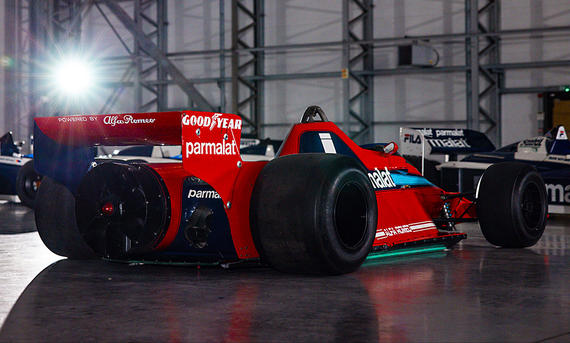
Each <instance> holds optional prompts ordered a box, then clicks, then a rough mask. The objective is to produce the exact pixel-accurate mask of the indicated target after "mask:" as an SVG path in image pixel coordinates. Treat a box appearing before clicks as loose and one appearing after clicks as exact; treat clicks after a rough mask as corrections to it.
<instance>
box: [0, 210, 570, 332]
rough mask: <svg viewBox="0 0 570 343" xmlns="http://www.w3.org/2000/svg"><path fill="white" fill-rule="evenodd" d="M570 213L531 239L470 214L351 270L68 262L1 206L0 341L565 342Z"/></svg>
mask: <svg viewBox="0 0 570 343" xmlns="http://www.w3.org/2000/svg"><path fill="white" fill-rule="evenodd" d="M569 227H570V221H568V220H563V219H561V218H554V219H553V220H551V221H550V222H549V225H548V228H547V230H546V233H545V235H544V236H543V238H542V240H541V241H540V242H539V244H538V245H536V246H535V247H533V248H531V249H523V250H511V249H497V248H493V247H491V246H490V245H488V244H487V243H486V242H485V240H484V239H483V237H482V236H481V234H480V233H479V230H478V227H477V225H472V224H468V225H467V224H464V225H463V226H461V227H460V230H463V231H466V232H467V233H468V234H469V237H470V238H469V239H467V240H466V241H464V242H463V243H461V244H460V245H459V246H457V247H456V248H455V249H453V250H452V251H449V252H437V253H429V254H424V255H416V256H407V257H399V258H389V259H384V260H376V261H375V262H374V263H372V262H369V263H367V264H366V265H365V266H363V267H362V268H361V269H360V270H358V271H357V272H355V273H352V274H350V275H344V276H338V277H310V276H298V275H287V274H281V273H278V272H275V271H273V270H271V269H269V268H262V267H256V268H245V269H244V268H241V269H233V270H226V269H221V268H204V267H202V268H196V267H164V266H140V265H123V264H113V263H107V262H104V261H87V262H85V261H84V262H81V261H68V260H65V259H61V258H59V257H58V256H56V255H53V254H51V253H50V252H49V251H48V250H47V248H45V247H44V246H43V244H42V242H41V240H40V239H39V236H38V235H37V233H36V232H34V231H33V230H34V221H33V213H32V212H31V211H30V210H28V209H26V208H24V207H22V206H20V205H17V204H11V203H3V204H0V256H1V259H0V284H1V285H2V286H1V287H0V323H3V325H2V328H1V330H0V341H1V342H11V341H13V342H23V341H29V342H71V341H72V342H104V341H112V342H270V341H278V342H328V341H335V342H570V315H569V314H570V311H569V310H570V301H569V294H570V271H569V266H570V263H569V262H570V249H569V241H570V239H569V237H570V228H569Z"/></svg>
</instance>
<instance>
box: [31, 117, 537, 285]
mask: <svg viewBox="0 0 570 343" xmlns="http://www.w3.org/2000/svg"><path fill="white" fill-rule="evenodd" d="M241 126H242V120H241V119H240V117H239V116H237V115H232V114H222V113H207V112H194V111H185V112H164V113H134V114H126V115H81V116H64V117H51V118H37V119H36V126H35V132H34V137H35V139H36V155H35V159H34V163H35V168H36V170H37V171H38V172H39V173H40V174H42V175H45V176H46V178H45V179H44V181H43V182H42V184H41V187H40V189H39V192H38V200H37V205H36V223H37V227H38V231H39V234H40V236H41V238H42V240H43V241H44V243H45V244H46V245H47V247H48V248H49V249H51V250H52V251H53V252H55V253H56V254H59V255H63V256H67V257H70V258H91V257H102V258H104V259H108V260H116V261H129V262H142V263H203V264H208V263H212V264H232V263H237V262H247V261H249V262H256V263H263V264H268V265H270V266H272V267H274V268H276V269H278V270H281V271H288V272H301V273H322V274H341V273H348V272H351V271H354V270H355V269H357V268H358V267H359V266H360V265H361V264H362V262H363V261H364V260H365V259H366V258H367V257H368V256H376V255H378V254H383V253H384V254H385V253H387V252H392V251H393V250H398V249H404V251H405V250H409V249H411V248H417V247H426V248H427V249H430V247H433V246H434V245H439V246H444V247H450V246H452V245H454V244H455V243H457V242H458V241H460V240H461V239H463V238H465V237H466V235H465V234H464V233H460V232H457V231H456V230H455V224H456V223H459V222H464V221H474V220H477V219H478V220H479V222H480V225H481V229H482V231H483V233H484V235H485V237H486V238H487V239H488V240H489V242H491V243H492V244H495V245H498V246H504V247H527V246H531V245H533V244H535V243H536V242H537V241H538V240H539V239H540V237H541V235H542V233H543V231H544V227H545V222H546V193H545V186H544V182H543V180H542V178H541V177H540V175H539V174H538V173H537V172H536V171H535V170H534V168H532V167H530V166H528V165H526V164H519V163H504V164H496V165H493V166H492V167H490V168H488V169H487V170H486V171H485V174H484V175H483V177H482V178H481V181H480V184H479V187H478V194H477V195H476V197H475V198H476V201H475V202H472V201H470V200H468V199H467V198H466V197H465V194H461V193H450V192H446V191H444V190H442V189H441V188H439V187H436V186H434V185H433V184H431V183H430V182H429V181H427V180H426V179H425V178H423V177H422V176H421V174H420V173H419V172H418V170H417V169H416V168H414V167H413V166H412V165H410V164H408V163H406V161H405V160H404V159H403V158H402V157H400V156H397V155H396V154H395V152H396V150H397V146H396V145H395V144H394V143H390V144H387V145H382V144H375V145H368V146H367V147H366V148H362V147H360V146H358V145H356V144H355V143H354V142H353V141H352V140H351V139H350V138H348V137H347V136H346V135H345V134H344V133H343V132H342V131H341V130H340V129H339V128H338V127H337V126H336V125H335V124H333V123H332V122H329V121H328V120H327V118H326V116H325V114H324V113H323V111H322V110H321V109H320V108H319V107H317V106H311V107H309V108H308V109H307V111H306V112H305V114H304V115H303V117H302V119H301V122H300V123H298V124H296V125H294V126H293V127H292V129H291V131H290V132H289V135H288V136H287V138H286V139H285V141H284V142H283V144H282V146H281V148H280V150H279V152H278V153H277V155H276V158H275V159H273V160H271V161H252V162H248V161H244V160H242V158H241V156H240V154H239V146H240V134H241ZM121 144H123V145H136V144H144V145H160V144H166V145H181V146H182V160H183V163H160V164H153V163H128V162H124V161H112V160H107V161H96V160H95V159H94V158H95V148H94V146H97V145H121Z"/></svg>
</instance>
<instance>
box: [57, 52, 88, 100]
mask: <svg viewBox="0 0 570 343" xmlns="http://www.w3.org/2000/svg"><path fill="white" fill-rule="evenodd" d="M53 77H54V82H55V85H56V86H57V88H59V90H60V91H62V92H63V93H65V94H70V95H80V94H83V93H85V92H87V91H88V90H89V88H90V87H91V86H92V85H93V81H94V80H93V67H92V66H91V65H90V64H89V63H87V62H85V61H82V60H80V59H66V60H63V61H61V62H60V63H58V64H57V65H56V67H55V68H54V75H53Z"/></svg>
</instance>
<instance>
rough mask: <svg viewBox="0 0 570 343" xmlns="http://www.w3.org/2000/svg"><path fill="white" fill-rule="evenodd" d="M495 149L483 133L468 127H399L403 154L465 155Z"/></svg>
mask: <svg viewBox="0 0 570 343" xmlns="http://www.w3.org/2000/svg"><path fill="white" fill-rule="evenodd" d="M493 150H495V146H494V145H493V143H491V141H490V140H489V138H487V136H485V134H483V133H481V132H478V131H473V130H469V129H443V128H406V127H401V128H400V152H401V153H402V154H403V155H413V156H426V155H436V154H437V155H455V156H456V155H465V154H472V153H476V152H488V151H493Z"/></svg>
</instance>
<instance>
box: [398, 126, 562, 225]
mask: <svg viewBox="0 0 570 343" xmlns="http://www.w3.org/2000/svg"><path fill="white" fill-rule="evenodd" d="M438 133H441V134H440V135H439V136H438ZM473 134H475V136H477V138H476V139H474V136H473ZM481 136H482V137H484V139H483V138H482V137H481ZM400 144H401V145H402V148H401V149H400V150H401V151H402V150H403V151H404V153H405V154H408V155H411V156H418V157H419V156H423V157H424V158H426V159H425V160H424V159H423V158H422V160H424V162H423V163H424V165H429V166H433V167H434V168H435V170H436V172H437V173H438V174H437V176H436V180H433V179H432V181H435V182H436V183H438V184H439V185H441V186H442V187H443V188H445V189H448V190H450V191H458V192H466V191H473V190H475V189H476V187H477V184H478V182H479V179H480V178H481V175H482V174H483V172H484V171H485V170H486V169H487V168H488V167H489V166H490V165H492V164H495V163H500V162H507V161H519V162H524V163H528V164H531V165H533V166H534V167H535V168H536V169H537V170H538V172H539V173H540V174H541V176H542V177H543V179H544V182H545V183H546V190H547V192H548V202H549V206H548V212H549V213H557V214H568V213H570V140H568V135H567V133H566V129H565V128H564V127H563V126H558V127H556V128H554V129H552V130H551V131H550V132H548V133H547V134H545V135H544V136H538V137H534V138H529V139H525V140H522V141H520V142H516V143H513V144H510V145H507V146H504V147H502V148H500V149H496V150H495V149H494V147H493V145H492V144H491V142H490V141H489V140H488V139H487V138H486V137H485V136H484V135H483V134H482V133H480V132H476V131H471V130H462V129H431V128H430V129H409V128H401V129H400ZM422 147H423V148H422ZM433 154H443V155H446V157H445V161H443V163H439V162H437V163H434V162H433V161H430V160H429V159H427V158H429V156H430V155H433ZM465 154H467V156H466V157H464V158H462V159H461V160H459V161H458V160H454V158H453V156H457V155H465ZM449 156H451V158H449ZM426 161H427V162H426ZM430 162H431V164H430ZM426 169H427V168H426ZM432 169H433V168H432ZM432 172H433V171H432ZM438 180H439V181H438Z"/></svg>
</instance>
